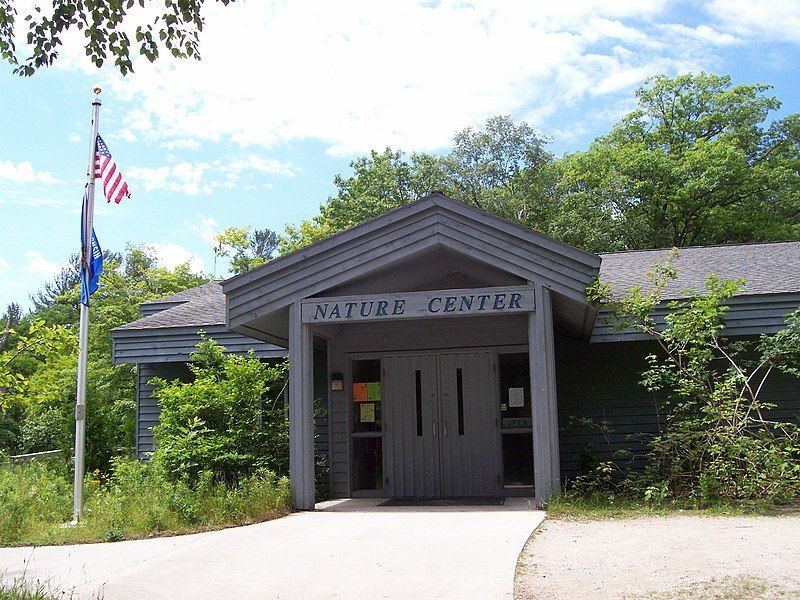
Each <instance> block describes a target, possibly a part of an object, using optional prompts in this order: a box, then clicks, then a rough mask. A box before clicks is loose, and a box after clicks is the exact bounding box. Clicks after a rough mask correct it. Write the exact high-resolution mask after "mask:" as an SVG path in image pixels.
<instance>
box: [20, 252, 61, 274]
mask: <svg viewBox="0 0 800 600" xmlns="http://www.w3.org/2000/svg"><path fill="white" fill-rule="evenodd" d="M25 257H26V258H27V259H28V265H27V270H28V272H29V273H33V274H35V275H43V276H44V277H46V278H50V277H53V276H54V275H56V274H57V273H58V272H59V271H60V270H61V265H59V264H56V263H54V262H50V261H49V260H47V259H46V258H45V257H44V255H43V254H42V253H41V252H39V251H37V250H28V251H27V252H26V253H25Z"/></svg>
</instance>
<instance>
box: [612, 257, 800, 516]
mask: <svg viewBox="0 0 800 600" xmlns="http://www.w3.org/2000/svg"><path fill="white" fill-rule="evenodd" d="M676 276H677V273H676V271H675V269H674V268H672V266H671V264H669V263H668V264H666V265H654V268H653V271H652V272H651V275H650V277H651V283H652V289H651V290H650V291H648V292H643V291H642V288H641V287H634V288H633V289H632V290H631V291H630V292H629V293H628V294H627V295H626V297H624V298H623V299H622V300H620V301H612V302H609V303H608V307H609V308H610V309H612V312H613V313H614V315H615V316H616V319H617V323H618V325H619V326H620V327H632V328H633V329H635V330H638V331H640V332H642V333H644V334H646V335H647V336H648V337H650V338H651V339H653V340H654V341H655V342H656V344H657V348H658V351H657V352H654V353H653V354H651V355H649V356H648V357H647V362H648V367H647V369H646V370H645V371H644V372H643V373H642V376H641V380H640V383H641V385H642V386H644V387H645V388H646V389H647V390H648V391H650V392H658V393H661V394H663V395H664V396H665V400H664V402H663V406H662V407H661V408H662V413H663V414H665V415H667V421H666V426H665V428H664V429H663V430H662V431H660V432H659V433H658V434H657V435H655V436H653V437H652V438H651V439H650V441H649V445H650V452H649V456H648V458H649V465H648V468H647V472H646V474H645V476H644V478H643V479H642V480H641V481H640V482H639V485H640V486H642V485H643V487H645V493H646V495H647V497H648V498H649V499H652V497H653V495H654V494H657V495H658V496H659V497H660V498H661V499H665V498H666V497H674V498H692V499H696V500H699V501H701V502H709V501H715V500H719V499H726V500H739V499H748V500H752V499H762V500H763V499H773V500H781V501H785V500H791V499H794V498H797V497H798V496H800V427H798V425H797V423H789V422H783V421H780V420H776V419H774V418H771V416H770V411H771V410H772V409H774V408H776V406H775V405H774V404H772V403H770V402H768V401H767V400H765V399H764V397H763V396H764V394H763V392H764V389H765V386H766V384H767V382H768V381H769V380H770V378H771V377H772V376H774V375H775V374H776V373H779V372H783V373H785V374H788V375H794V376H797V375H799V374H800V372H799V371H798V358H800V309H798V310H797V311H795V312H794V313H792V314H791V315H789V317H788V319H787V321H786V328H785V329H783V330H782V331H780V332H779V333H777V334H775V335H772V336H767V335H764V336H761V338H760V339H758V340H738V341H735V342H734V341H731V340H729V339H727V337H726V336H725V334H724V327H725V325H724V315H725V313H726V312H727V310H728V302H729V301H730V299H731V298H732V297H733V296H734V295H735V294H736V293H738V292H740V291H742V289H743V282H742V281H722V280H720V279H718V278H717V277H716V276H714V275H710V276H709V277H708V280H707V282H706V289H705V291H704V292H698V291H692V292H691V294H690V296H689V297H688V298H686V299H684V300H673V301H670V302H666V306H667V308H668V309H669V311H668V313H667V315H666V317H665V321H664V323H663V324H661V323H659V322H657V321H656V319H655V318H654V316H653V315H654V311H655V309H656V307H658V306H659V305H661V304H662V302H663V301H662V296H663V292H664V288H665V287H666V285H667V283H668V282H669V281H671V280H673V279H674V278H675V277H676Z"/></svg>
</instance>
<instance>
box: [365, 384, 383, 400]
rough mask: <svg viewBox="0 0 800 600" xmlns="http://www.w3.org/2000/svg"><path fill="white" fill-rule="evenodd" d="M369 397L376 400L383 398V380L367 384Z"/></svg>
mask: <svg viewBox="0 0 800 600" xmlns="http://www.w3.org/2000/svg"><path fill="white" fill-rule="evenodd" d="M367 397H368V398H369V399H370V400H371V401H374V402H380V400H381V382H380V381H376V382H372V383H368V384H367Z"/></svg>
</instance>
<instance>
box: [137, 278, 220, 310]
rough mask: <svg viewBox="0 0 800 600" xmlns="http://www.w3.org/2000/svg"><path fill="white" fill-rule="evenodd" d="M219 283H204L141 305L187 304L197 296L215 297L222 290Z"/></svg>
mask: <svg viewBox="0 0 800 600" xmlns="http://www.w3.org/2000/svg"><path fill="white" fill-rule="evenodd" d="M220 283H222V282H221V281H209V282H208V283H204V284H203V285H199V286H197V287H193V288H189V289H187V290H183V291H181V292H176V293H174V294H170V295H169V296H162V297H161V298H156V299H154V300H148V301H147V302H142V305H144V306H147V305H149V304H180V303H182V302H189V301H191V300H195V299H196V298H197V296H198V294H201V295H202V294H211V295H215V296H216V295H218V294H221V293H222V288H221V287H220Z"/></svg>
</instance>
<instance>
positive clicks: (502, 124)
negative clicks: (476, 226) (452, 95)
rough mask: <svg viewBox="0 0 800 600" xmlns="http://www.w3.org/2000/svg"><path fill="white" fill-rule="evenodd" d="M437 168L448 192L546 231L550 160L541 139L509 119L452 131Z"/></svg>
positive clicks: (549, 206) (549, 207) (550, 203)
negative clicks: (446, 151) (449, 147)
mask: <svg viewBox="0 0 800 600" xmlns="http://www.w3.org/2000/svg"><path fill="white" fill-rule="evenodd" d="M453 142H454V145H453V149H452V151H451V152H450V153H449V154H448V155H447V156H445V157H444V158H442V160H441V166H442V170H443V172H444V175H445V177H446V181H447V182H448V184H449V185H448V187H449V188H450V190H451V193H452V194H453V195H454V196H455V197H456V198H459V199H461V200H464V201H465V202H469V203H470V204H473V205H475V206H477V207H478V208H481V209H483V210H488V211H490V212H493V213H495V214H498V215H501V216H503V217H506V218H508V219H511V220H514V221H519V222H522V223H527V224H531V225H533V226H534V227H536V228H538V229H546V228H547V224H548V223H549V222H550V220H551V218H552V217H551V213H552V210H553V196H552V189H553V187H554V185H555V179H554V171H553V168H552V165H553V156H552V155H551V154H550V153H549V152H547V151H546V150H545V145H546V144H547V139H546V138H545V137H544V136H543V135H542V134H541V133H540V132H539V131H537V130H535V129H534V128H533V127H531V126H530V125H528V124H527V123H525V122H524V121H523V122H521V123H514V121H513V120H512V119H511V117H509V116H497V117H492V118H490V119H488V120H487V121H486V125H485V126H484V128H483V129H482V130H479V131H476V130H473V129H472V128H469V127H468V128H466V129H463V130H461V131H460V132H458V133H457V134H456V135H455V137H454V139H453Z"/></svg>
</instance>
